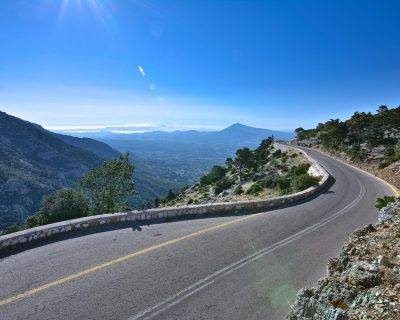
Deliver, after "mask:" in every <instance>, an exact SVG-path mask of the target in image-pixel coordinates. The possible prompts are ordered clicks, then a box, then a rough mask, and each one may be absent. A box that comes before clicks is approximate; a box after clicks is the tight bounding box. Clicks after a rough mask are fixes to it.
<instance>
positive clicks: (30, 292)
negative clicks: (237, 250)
mask: <svg viewBox="0 0 400 320" xmlns="http://www.w3.org/2000/svg"><path fill="white" fill-rule="evenodd" d="M265 213H266V212H260V213H256V214H252V215H248V216H245V217H241V218H238V219H235V220H231V221H228V222H225V223H221V224H219V225H216V226H213V227H209V228H205V229H202V230H199V231H196V232H193V233H190V234H187V235H185V236H182V237H179V238H175V239H172V240H168V241H165V242H162V243H159V244H156V245H154V246H151V247H148V248H145V249H142V250H139V251H135V252H132V253H130V254H128V255H125V256H122V257H120V258H117V259H114V260H110V261H107V262H105V263H102V264H99V265H96V266H94V267H91V268H88V269H85V270H83V271H81V272H78V273H75V274H72V275H69V276H67V277H64V278H60V279H58V280H55V281H52V282H49V283H47V284H44V285H42V286H39V287H36V288H33V289H30V290H27V291H25V292H22V293H19V294H16V295H14V296H12V297H9V298H6V299H4V300H0V306H3V305H6V304H9V303H12V302H14V301H16V300H20V299H24V298H27V297H29V296H32V295H34V294H36V293H39V292H41V291H44V290H46V289H49V288H52V287H54V286H58V285H62V284H64V283H66V282H68V281H72V280H76V279H79V278H82V277H83V276H86V275H88V274H91V273H94V272H96V271H99V270H102V269H104V268H107V267H110V266H113V265H116V264H118V263H121V262H125V261H127V260H130V259H133V258H135V257H138V256H140V255H143V254H145V253H149V252H152V251H154V250H157V249H160V248H163V247H166V246H169V245H172V244H175V243H177V242H180V241H182V240H186V239H190V238H193V237H196V236H200V235H202V234H205V233H208V232H210V231H214V230H217V229H221V228H224V227H227V226H230V225H233V224H236V223H239V222H242V221H245V220H249V219H252V218H254V217H257V216H259V215H262V214H265Z"/></svg>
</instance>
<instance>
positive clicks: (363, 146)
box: [296, 106, 400, 168]
mask: <svg viewBox="0 0 400 320" xmlns="http://www.w3.org/2000/svg"><path fill="white" fill-rule="evenodd" d="M296 133H297V140H298V141H299V142H300V143H302V144H309V145H312V144H315V143H319V144H322V145H323V146H324V147H325V148H326V149H328V150H332V151H340V152H344V153H345V154H347V155H348V156H349V157H350V158H351V159H352V160H355V161H363V162H377V163H379V167H380V168H384V167H386V166H388V165H390V164H391V163H393V162H395V161H398V160H400V107H397V108H392V109H390V108H388V107H386V106H380V107H379V108H378V110H377V112H376V113H374V114H373V113H370V112H368V113H366V112H355V113H354V114H353V116H352V117H351V118H350V119H348V120H345V121H339V120H338V119H331V120H329V121H327V122H325V123H320V124H318V125H317V127H316V128H315V129H309V130H305V129H303V128H298V129H296Z"/></svg>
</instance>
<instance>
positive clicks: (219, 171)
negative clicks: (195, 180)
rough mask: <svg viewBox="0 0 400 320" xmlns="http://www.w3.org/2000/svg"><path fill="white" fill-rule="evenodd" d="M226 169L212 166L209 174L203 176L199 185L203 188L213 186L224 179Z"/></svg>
mask: <svg viewBox="0 0 400 320" xmlns="http://www.w3.org/2000/svg"><path fill="white" fill-rule="evenodd" d="M227 171H228V169H227V168H225V167H221V166H214V167H213V168H212V169H211V171H210V173H208V174H206V175H204V176H202V177H201V179H200V184H201V185H203V186H206V185H210V184H213V183H215V182H217V181H219V180H221V179H222V178H223V177H225V174H226V173H227Z"/></svg>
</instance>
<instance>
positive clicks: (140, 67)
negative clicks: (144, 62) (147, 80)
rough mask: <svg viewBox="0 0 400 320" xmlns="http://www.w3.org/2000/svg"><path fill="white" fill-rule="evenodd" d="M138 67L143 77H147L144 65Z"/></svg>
mask: <svg viewBox="0 0 400 320" xmlns="http://www.w3.org/2000/svg"><path fill="white" fill-rule="evenodd" d="M137 67H138V70H139V72H140V74H141V75H142V76H143V77H145V76H146V73H145V72H144V69H143V67H142V66H137Z"/></svg>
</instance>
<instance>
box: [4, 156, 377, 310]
mask: <svg viewBox="0 0 400 320" xmlns="http://www.w3.org/2000/svg"><path fill="white" fill-rule="evenodd" d="M321 153H322V152H321ZM333 159H335V158H333ZM335 160H336V159H335ZM343 163H344V162H343ZM344 164H346V165H348V164H347V163H344ZM349 166H351V165H349ZM354 168H356V169H359V168H357V167H354ZM359 170H361V169H359ZM361 171H362V172H364V171H363V170H361ZM371 175H372V174H371ZM372 176H373V177H375V176H374V175H372ZM375 178H378V177H375ZM378 179H380V178H378ZM380 180H382V179H380ZM382 181H384V180H382ZM358 182H359V181H358ZM384 182H385V181H384ZM359 183H360V182H359ZM360 185H361V184H360ZM361 187H362V188H363V186H362V185H361ZM262 214H265V212H260V213H256V214H252V215H248V216H245V217H241V218H238V219H235V220H231V221H228V222H225V223H222V224H219V225H216V226H213V227H210V228H205V229H202V230H199V231H196V232H193V233H191V234H188V235H185V236H182V237H179V238H176V239H172V240H168V241H165V242H162V243H160V244H157V245H154V246H151V247H148V248H145V249H142V250H139V251H136V252H132V253H130V254H128V255H125V256H122V257H120V258H117V259H114V260H110V261H107V262H105V263H102V264H99V265H96V266H93V267H91V268H88V269H85V270H83V271H81V272H78V273H75V274H72V275H69V276H66V277H63V278H60V279H58V280H55V281H52V282H49V283H47V284H44V285H42V286H39V287H36V288H33V289H30V290H27V291H25V292H22V293H19V294H16V295H14V296H11V297H9V298H6V299H4V300H0V306H3V305H7V304H10V303H12V302H14V301H17V300H21V299H24V298H28V297H30V296H32V295H34V294H36V293H40V292H42V291H44V290H47V289H50V288H52V287H55V286H58V285H62V284H64V283H66V282H69V281H73V280H77V279H79V278H82V277H84V276H86V275H89V274H92V273H94V272H96V271H99V270H102V269H104V268H107V267H110V266H113V265H116V264H119V263H122V262H125V261H127V260H130V259H133V258H135V257H138V256H140V255H143V254H146V253H149V252H152V251H155V250H157V249H161V248H163V247H166V246H169V245H172V244H175V243H177V242H180V241H182V240H186V239H190V238H193V237H196V236H199V235H202V234H205V233H208V232H210V231H214V230H217V229H220V228H224V227H227V226H230V225H233V224H236V223H239V222H242V221H245V220H249V219H252V218H254V217H257V216H259V215H262Z"/></svg>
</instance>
